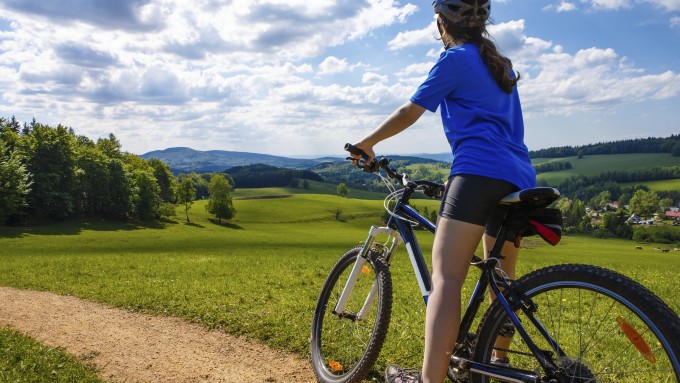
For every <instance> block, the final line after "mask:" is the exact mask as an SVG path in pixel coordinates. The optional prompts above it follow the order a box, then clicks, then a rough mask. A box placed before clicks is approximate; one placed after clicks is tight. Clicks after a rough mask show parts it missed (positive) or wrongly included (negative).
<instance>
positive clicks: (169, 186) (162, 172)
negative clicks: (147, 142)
mask: <svg viewBox="0 0 680 383" xmlns="http://www.w3.org/2000/svg"><path fill="white" fill-rule="evenodd" d="M149 165H151V167H152V168H153V175H154V177H156V182H157V183H158V187H159V188H160V197H161V199H162V200H163V201H165V202H174V200H175V195H174V193H173V191H174V190H175V188H176V183H177V180H175V176H174V175H172V172H171V171H170V167H169V166H168V165H167V164H166V163H165V162H163V161H161V160H158V159H156V158H151V159H149Z"/></svg>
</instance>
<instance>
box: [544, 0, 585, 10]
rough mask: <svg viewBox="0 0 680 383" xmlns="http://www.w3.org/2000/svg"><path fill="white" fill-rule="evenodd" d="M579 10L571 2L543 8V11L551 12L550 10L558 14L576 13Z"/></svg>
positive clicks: (561, 2)
mask: <svg viewBox="0 0 680 383" xmlns="http://www.w3.org/2000/svg"><path fill="white" fill-rule="evenodd" d="M576 9H577V7H576V4H574V3H572V2H570V1H564V0H563V1H560V2H559V3H556V4H550V5H547V6H545V7H544V8H543V10H546V11H549V10H555V11H556V12H558V13H560V12H571V11H575V10H576Z"/></svg>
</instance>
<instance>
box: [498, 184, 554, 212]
mask: <svg viewBox="0 0 680 383" xmlns="http://www.w3.org/2000/svg"><path fill="white" fill-rule="evenodd" d="M559 197H560V191H559V190H557V189H555V188H551V187H537V188H531V189H524V190H520V191H517V192H514V193H510V194H508V195H507V196H505V197H504V198H503V199H502V200H501V201H500V202H499V204H501V205H514V204H517V203H522V204H525V205H527V206H529V207H545V206H548V205H550V204H551V203H553V201H555V200H556V199H558V198H559Z"/></svg>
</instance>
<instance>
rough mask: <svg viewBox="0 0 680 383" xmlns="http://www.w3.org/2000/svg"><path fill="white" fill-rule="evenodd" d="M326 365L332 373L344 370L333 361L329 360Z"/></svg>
mask: <svg viewBox="0 0 680 383" xmlns="http://www.w3.org/2000/svg"><path fill="white" fill-rule="evenodd" d="M328 365H329V366H330V368H331V370H333V371H334V372H338V371H342V370H344V368H342V364H340V363H338V362H336V361H334V360H329V361H328Z"/></svg>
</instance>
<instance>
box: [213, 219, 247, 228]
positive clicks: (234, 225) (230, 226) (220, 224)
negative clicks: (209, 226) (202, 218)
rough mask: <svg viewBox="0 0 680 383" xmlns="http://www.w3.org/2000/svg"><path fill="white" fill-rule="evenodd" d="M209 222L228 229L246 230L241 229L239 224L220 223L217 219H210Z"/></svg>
mask: <svg viewBox="0 0 680 383" xmlns="http://www.w3.org/2000/svg"><path fill="white" fill-rule="evenodd" d="M208 221H210V222H211V223H214V224H215V225H217V226H222V227H226V228H228V229H235V230H245V229H244V228H243V227H241V226H239V225H237V224H234V223H229V222H222V223H220V221H218V220H216V219H215V218H208Z"/></svg>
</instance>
